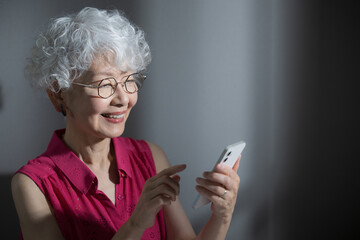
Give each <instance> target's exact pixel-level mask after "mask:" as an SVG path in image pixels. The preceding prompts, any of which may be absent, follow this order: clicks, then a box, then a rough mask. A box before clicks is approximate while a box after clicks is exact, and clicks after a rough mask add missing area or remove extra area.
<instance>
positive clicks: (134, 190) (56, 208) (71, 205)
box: [18, 129, 165, 240]
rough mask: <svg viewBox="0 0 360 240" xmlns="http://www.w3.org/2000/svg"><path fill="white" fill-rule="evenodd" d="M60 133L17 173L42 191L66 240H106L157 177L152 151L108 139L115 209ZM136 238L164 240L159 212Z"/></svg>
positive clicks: (140, 143) (135, 143) (130, 141)
mask: <svg viewBox="0 0 360 240" xmlns="http://www.w3.org/2000/svg"><path fill="white" fill-rule="evenodd" d="M64 132H65V130H64V129H62V130H57V131H55V132H54V134H53V137H52V139H51V141H50V144H49V146H48V148H47V150H46V152H45V153H43V154H42V155H40V156H39V157H37V158H35V159H33V160H30V161H29V162H28V164H27V165H25V166H23V167H22V168H20V170H19V171H18V172H20V173H23V174H26V175H27V176H29V177H30V178H31V179H32V180H33V181H34V182H35V183H36V184H37V186H38V187H39V188H40V190H41V191H42V192H43V193H44V195H45V197H46V199H47V200H48V202H49V203H50V205H51V207H52V208H53V213H54V215H55V218H56V220H57V223H58V225H59V227H60V230H61V232H62V234H63V236H64V237H65V239H76V240H80V239H86V240H90V239H98V240H104V239H111V238H112V237H113V236H114V234H115V233H116V231H117V230H118V229H119V228H120V227H121V225H123V224H124V223H125V222H126V221H127V219H128V218H129V217H130V215H131V213H132V212H133V211H134V209H135V206H136V204H137V201H138V199H139V197H140V194H141V191H142V188H143V186H144V184H145V181H146V180H147V179H148V178H150V177H151V176H154V175H155V174H156V169H155V164H154V160H153V158H152V154H151V150H150V148H149V146H148V145H147V143H146V142H145V141H142V140H134V139H131V138H124V137H119V138H114V139H112V143H113V145H114V149H115V155H116V163H117V168H118V171H119V180H118V183H117V184H116V188H115V191H116V192H115V194H116V195H115V196H116V197H115V198H116V202H115V205H114V204H113V203H112V201H111V200H110V199H109V198H108V197H107V196H106V195H105V194H104V193H103V192H102V191H100V190H98V180H97V178H96V176H95V175H94V174H93V173H92V172H91V170H90V169H89V168H88V167H87V166H86V165H85V164H84V163H83V162H82V161H81V160H80V159H79V158H78V157H77V156H76V155H75V154H74V153H73V152H72V151H71V150H70V149H69V148H68V147H67V146H66V145H65V144H64V143H63V141H62V140H61V136H62V135H63V134H64ZM141 239H143V240H148V239H165V224H164V218H163V213H162V211H160V212H159V214H158V215H157V218H156V222H155V224H154V226H152V227H151V228H148V229H147V230H146V231H145V232H144V234H143V236H142V238H141Z"/></svg>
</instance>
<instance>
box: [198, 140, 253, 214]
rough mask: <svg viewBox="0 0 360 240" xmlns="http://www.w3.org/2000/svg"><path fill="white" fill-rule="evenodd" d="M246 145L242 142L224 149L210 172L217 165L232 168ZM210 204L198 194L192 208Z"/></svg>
mask: <svg viewBox="0 0 360 240" xmlns="http://www.w3.org/2000/svg"><path fill="white" fill-rule="evenodd" d="M245 146H246V143H245V142H244V141H240V142H237V143H234V144H231V145H228V146H227V147H225V149H224V151H223V152H222V153H221V155H220V157H219V160H218V161H217V162H216V164H215V166H214V167H213V169H212V171H214V170H215V168H216V165H217V164H219V163H223V164H225V165H227V166H229V167H231V168H232V167H233V166H234V165H235V163H236V160H237V159H238V158H239V156H240V154H241V152H242V151H243V150H244V148H245ZM208 203H210V200H208V199H206V198H205V197H203V196H201V195H200V194H198V196H197V197H196V200H195V202H194V204H193V208H195V209H196V208H199V207H202V206H204V205H206V204H208Z"/></svg>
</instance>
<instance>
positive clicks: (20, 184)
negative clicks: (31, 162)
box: [11, 173, 64, 240]
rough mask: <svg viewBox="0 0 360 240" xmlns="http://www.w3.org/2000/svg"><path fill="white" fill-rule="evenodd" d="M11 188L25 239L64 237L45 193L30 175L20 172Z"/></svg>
mask: <svg viewBox="0 0 360 240" xmlns="http://www.w3.org/2000/svg"><path fill="white" fill-rule="evenodd" d="M11 190H12V195H13V199H14V203H15V207H16V211H17V213H18V217H19V221H20V226H21V230H22V234H23V237H24V239H25V240H32V239H34V240H36V239H44V240H46V239H52V240H60V239H64V238H63V236H62V234H61V231H60V229H59V226H58V224H57V222H56V219H55V217H54V215H53V214H52V212H51V208H50V206H49V204H48V202H47V201H46V198H45V196H44V194H43V193H42V192H41V190H40V189H39V188H38V186H37V185H36V184H35V183H34V181H32V180H31V179H30V178H29V177H28V176H26V175H24V174H21V173H18V174H16V175H15V176H14V177H13V179H12V181H11Z"/></svg>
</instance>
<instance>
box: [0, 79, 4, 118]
mask: <svg viewBox="0 0 360 240" xmlns="http://www.w3.org/2000/svg"><path fill="white" fill-rule="evenodd" d="M3 99H4V96H3V89H2V80H1V79H0V111H1V110H2V108H3V106H4V102H3Z"/></svg>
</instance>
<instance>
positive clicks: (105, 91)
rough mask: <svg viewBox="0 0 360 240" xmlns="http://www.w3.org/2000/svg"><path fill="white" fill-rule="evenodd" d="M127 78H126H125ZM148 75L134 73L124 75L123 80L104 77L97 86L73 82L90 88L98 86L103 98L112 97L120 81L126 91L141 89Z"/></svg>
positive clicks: (134, 91)
mask: <svg viewBox="0 0 360 240" xmlns="http://www.w3.org/2000/svg"><path fill="white" fill-rule="evenodd" d="M124 79H125V80H124ZM145 79H146V76H145V75H143V74H141V73H133V74H130V75H128V76H125V77H123V79H122V80H124V81H121V82H118V81H116V79H115V78H113V77H109V78H104V79H102V80H101V81H100V82H99V84H98V85H97V86H94V85H87V84H82V83H77V82H73V83H72V84H75V85H79V86H83V87H89V88H97V90H98V95H99V97H101V98H109V97H111V96H112V95H113V94H114V93H115V91H116V88H117V86H118V84H119V83H120V84H121V86H122V88H123V89H124V91H125V92H127V93H129V94H132V93H136V92H137V91H139V89H140V88H141V86H142V84H143V83H144V81H145Z"/></svg>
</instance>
